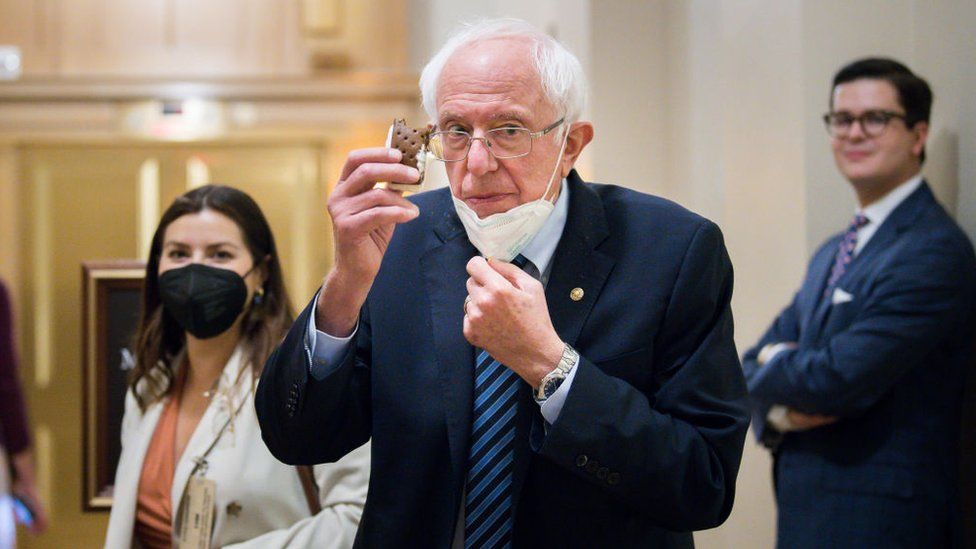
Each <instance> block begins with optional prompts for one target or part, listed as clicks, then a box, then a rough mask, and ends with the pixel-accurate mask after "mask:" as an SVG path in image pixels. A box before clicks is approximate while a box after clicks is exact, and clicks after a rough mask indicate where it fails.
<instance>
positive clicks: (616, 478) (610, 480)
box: [607, 473, 620, 486]
mask: <svg viewBox="0 0 976 549" xmlns="http://www.w3.org/2000/svg"><path fill="white" fill-rule="evenodd" d="M619 483H620V473H610V474H609V475H607V484H609V485H610V486H615V485H617V484H619Z"/></svg>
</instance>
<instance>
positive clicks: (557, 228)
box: [308, 179, 579, 425]
mask: <svg viewBox="0 0 976 549" xmlns="http://www.w3.org/2000/svg"><path fill="white" fill-rule="evenodd" d="M568 213H569V186H568V185H567V184H566V180H565V179H563V180H562V182H561V183H560V191H559V197H558V198H557V199H556V204H555V207H554V208H553V211H552V213H551V214H550V215H549V218H548V219H546V221H545V223H544V224H543V225H542V227H541V228H540V229H539V232H538V233H536V235H535V236H534V237H533V238H532V240H531V241H529V243H528V245H526V247H525V249H523V250H522V255H523V256H525V258H526V259H528V260H529V261H530V262H531V263H532V266H533V267H535V268H536V269H538V270H539V273H540V281H541V282H542V285H543V286H545V285H546V284H547V283H548V282H549V275H550V273H551V272H552V257H553V255H555V253H556V246H558V245H559V239H560V238H561V237H562V234H563V228H564V227H565V226H566V217H567V215H568ZM317 305H318V297H316V303H315V306H317ZM313 310H314V309H313ZM308 326H309V328H308V333H309V334H315V337H314V338H309V341H308V346H309V350H310V351H311V353H312V357H313V358H314V359H313V360H312V366H311V369H310V373H311V374H312V377H314V378H315V379H318V380H321V379H323V378H324V377H325V376H326V375H328V373H329V371H330V369H331V366H333V365H335V364H336V363H337V362H338V361H340V360H342V357H343V356H344V355H345V352H346V350H347V349H348V346H349V345H350V344H351V343H352V339H353V337H355V336H356V332H357V331H358V330H359V325H358V324H357V325H356V329H355V330H353V332H352V334H350V335H349V336H348V337H335V336H332V335H329V334H327V333H325V332H323V331H320V330H318V329H317V328H316V326H315V315H314V314H310V315H309V321H308ZM318 364H322V366H318ZM578 364H579V359H577V361H576V364H574V365H573V368H572V369H571V370H570V371H569V374H567V376H566V379H565V381H563V383H562V385H560V386H559V389H558V390H556V392H555V393H553V395H552V396H550V397H549V398H547V399H546V400H545V401H544V402H542V404H541V412H542V417H544V418H545V420H546V421H547V422H548V423H549V424H550V425H551V424H553V423H555V422H556V418H558V417H559V412H560V411H562V408H563V404H564V403H565V402H566V396H567V395H568V394H569V389H570V386H571V385H572V384H573V378H574V377H575V374H576V366H577V365H578ZM473 367H474V366H473V365H472V368H473ZM555 367H556V365H555V364H553V368H555ZM534 389H535V387H533V390H534Z"/></svg>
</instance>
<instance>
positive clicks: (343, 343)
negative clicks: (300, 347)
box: [305, 292, 359, 381]
mask: <svg viewBox="0 0 976 549" xmlns="http://www.w3.org/2000/svg"><path fill="white" fill-rule="evenodd" d="M320 295H322V294H321V292H320V293H319V294H317V295H316V296H315V300H314V301H315V302H314V303H312V311H311V314H309V315H308V330H307V331H306V332H305V333H306V334H307V338H306V341H305V344H306V345H307V346H308V351H309V354H310V355H311V358H312V362H311V364H310V365H309V368H308V370H309V373H311V374H312V377H314V378H315V379H317V380H319V381H321V380H322V379H324V378H325V377H326V376H327V375H328V374H329V372H331V371H332V367H333V366H335V365H336V364H338V363H339V361H340V360H342V357H343V356H345V354H346V351H347V350H348V349H349V345H351V344H352V338H354V337H356V332H358V331H359V322H358V321H357V322H356V327H355V328H353V331H352V333H351V334H349V335H348V336H346V337H336V336H333V335H329V334H327V333H325V332H323V331H320V330H319V329H318V328H316V326H315V311H316V309H318V305H319V296H320Z"/></svg>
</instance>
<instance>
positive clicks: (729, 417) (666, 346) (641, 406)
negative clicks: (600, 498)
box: [541, 221, 748, 531]
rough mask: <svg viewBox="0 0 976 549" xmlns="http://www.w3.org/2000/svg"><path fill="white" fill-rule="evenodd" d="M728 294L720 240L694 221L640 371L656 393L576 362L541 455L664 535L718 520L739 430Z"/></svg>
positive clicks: (742, 403) (740, 404) (742, 422)
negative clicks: (592, 465) (595, 467)
mask: <svg viewBox="0 0 976 549" xmlns="http://www.w3.org/2000/svg"><path fill="white" fill-rule="evenodd" d="M731 295H732V267H731V263H730V261H729V258H728V255H727V253H726V251H725V245H724V243H723V241H722V236H721V232H720V231H719V229H718V227H716V226H715V225H714V224H713V223H711V222H707V221H706V222H703V223H702V225H701V226H700V227H699V228H698V230H697V232H696V233H695V235H694V237H693V238H692V239H691V241H690V244H689V246H688V248H687V249H686V252H685V257H684V258H683V260H682V264H681V267H680V270H679V273H678V276H677V279H676V280H675V283H674V287H673V289H672V292H671V300H670V302H669V304H668V306H667V309H666V313H665V318H664V320H663V325H662V327H661V331H660V332H659V334H658V337H657V338H656V340H655V343H654V349H653V351H654V352H653V355H654V357H655V362H654V364H648V366H647V367H648V368H653V369H654V372H655V376H654V377H655V383H654V386H655V387H656V389H654V390H652V391H642V390H640V389H637V388H635V387H634V386H633V385H630V384H629V383H627V382H625V381H623V380H621V379H619V378H616V377H613V376H610V375H608V374H606V373H604V372H603V371H601V370H600V368H599V367H597V366H596V365H595V364H594V363H592V362H590V361H589V360H588V359H587V358H586V357H581V359H580V364H579V366H578V370H577V372H576V378H575V380H574V382H573V386H572V388H571V390H570V392H569V395H568V397H567V399H566V403H565V405H564V407H563V409H562V411H561V413H560V415H559V418H558V419H557V421H556V423H555V424H553V425H552V426H551V428H550V429H549V432H548V434H547V436H546V439H545V441H544V443H543V445H542V447H541V454H542V455H544V456H546V457H548V458H550V459H552V460H553V461H555V462H556V463H558V464H560V465H562V466H563V467H564V468H566V469H568V470H570V471H573V472H574V473H575V474H577V475H579V476H580V477H581V478H583V479H585V480H587V481H590V482H594V483H597V484H599V485H601V486H602V487H603V488H605V489H606V490H610V491H611V492H612V493H614V494H615V495H616V496H618V497H619V498H620V499H621V500H622V501H623V502H624V503H626V504H628V505H630V506H632V507H633V508H634V509H636V510H638V511H639V512H642V513H645V514H647V516H649V517H650V518H651V519H652V520H653V521H654V522H655V523H657V524H660V525H661V526H663V527H665V528H668V529H671V530H676V531H687V530H696V529H702V528H710V527H713V526H716V525H718V524H720V523H721V522H722V521H724V520H725V518H726V517H727V516H728V514H729V512H730V511H731V509H732V501H733V497H734V490H735V479H736V474H737V471H738V467H739V461H740V458H741V456H742V446H743V442H744V439H745V434H746V429H747V427H748V403H747V399H746V390H745V383H744V380H743V378H742V371H741V369H740V366H739V360H738V357H737V355H736V350H735V344H734V342H733V339H732V313H731V310H730V306H729V301H730V298H731ZM607 337H612V335H610V334H608V335H607ZM584 458H585V459H587V460H590V461H592V460H597V461H598V462H599V463H600V464H601V465H603V466H605V467H607V468H608V469H609V470H611V471H613V472H616V473H617V475H618V476H617V477H615V482H613V483H612V484H611V483H608V482H607V481H606V480H605V478H606V477H604V478H603V479H601V478H600V477H599V476H596V475H592V474H589V473H587V472H586V470H585V468H583V467H580V466H579V463H580V462H581V460H583V459H584Z"/></svg>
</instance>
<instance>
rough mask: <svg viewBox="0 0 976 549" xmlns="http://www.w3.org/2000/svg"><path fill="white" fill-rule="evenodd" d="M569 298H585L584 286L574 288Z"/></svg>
mask: <svg viewBox="0 0 976 549" xmlns="http://www.w3.org/2000/svg"><path fill="white" fill-rule="evenodd" d="M569 298H570V299H572V300H573V301H579V300H581V299H583V288H573V289H572V290H570V292H569Z"/></svg>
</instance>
